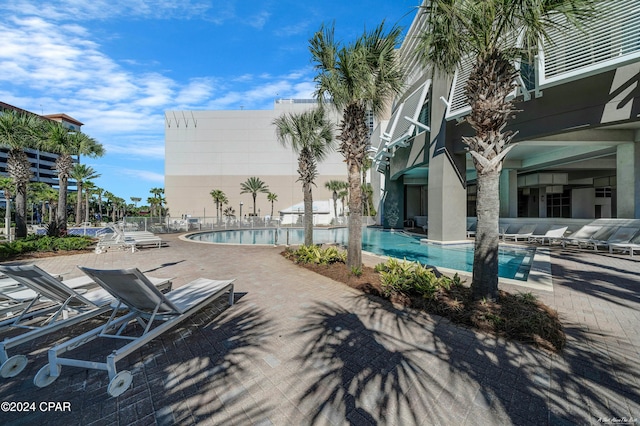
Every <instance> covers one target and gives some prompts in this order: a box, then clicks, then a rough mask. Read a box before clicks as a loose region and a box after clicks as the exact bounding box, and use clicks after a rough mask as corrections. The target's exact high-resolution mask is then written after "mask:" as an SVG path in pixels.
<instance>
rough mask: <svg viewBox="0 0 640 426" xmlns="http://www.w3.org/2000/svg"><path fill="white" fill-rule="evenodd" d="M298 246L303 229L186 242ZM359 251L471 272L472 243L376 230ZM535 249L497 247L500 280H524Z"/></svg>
mask: <svg viewBox="0 0 640 426" xmlns="http://www.w3.org/2000/svg"><path fill="white" fill-rule="evenodd" d="M287 235H288V243H289V244H293V245H295V244H302V243H303V242H304V230H302V229H291V228H287V229H285V228H279V229H246V230H236V231H213V232H203V233H198V234H192V235H190V236H189V239H191V240H194V241H202V242H209V243H224V244H250V245H251V244H287ZM348 236H349V232H348V230H347V229H346V228H334V229H315V230H314V231H313V241H314V243H316V244H320V243H324V244H330V243H333V244H339V245H343V246H346V244H347V241H348ZM362 249H363V250H364V251H368V252H370V253H374V254H378V255H382V256H390V257H395V258H398V259H404V258H406V259H407V260H412V261H417V262H420V263H423V264H427V265H432V266H437V267H441V268H448V269H453V270H457V271H464V272H471V271H472V270H473V244H472V243H461V244H450V245H440V244H429V243H424V242H420V238H419V237H414V236H411V235H408V234H405V233H403V232H393V231H387V230H382V229H378V228H363V230H362ZM534 254H535V248H529V247H523V248H519V247H513V246H511V247H507V246H505V247H503V246H501V247H500V252H499V263H500V264H499V269H498V274H499V275H500V277H502V278H509V279H515V280H519V281H526V280H527V278H528V275H529V270H530V268H531V262H532V260H533V256H534Z"/></svg>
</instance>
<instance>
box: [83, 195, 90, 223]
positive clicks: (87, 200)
mask: <svg viewBox="0 0 640 426" xmlns="http://www.w3.org/2000/svg"><path fill="white" fill-rule="evenodd" d="M84 202H85V208H84V221H85V222H89V194H85V196H84Z"/></svg>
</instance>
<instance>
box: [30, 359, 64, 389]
mask: <svg viewBox="0 0 640 426" xmlns="http://www.w3.org/2000/svg"><path fill="white" fill-rule="evenodd" d="M57 378H58V376H52V375H51V367H50V366H49V364H45V365H44V367H42V368H41V369H40V370H38V373H37V374H36V376H35V377H34V378H33V384H34V385H36V386H37V387H39V388H44V387H46V386H49V385H50V384H51V383H53V382H55V381H56V379H57Z"/></svg>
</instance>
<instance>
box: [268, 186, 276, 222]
mask: <svg viewBox="0 0 640 426" xmlns="http://www.w3.org/2000/svg"><path fill="white" fill-rule="evenodd" d="M267 200H269V202H270V203H271V219H273V203H274V202H276V201H278V195H277V194H274V193H273V192H270V193H268V194H267Z"/></svg>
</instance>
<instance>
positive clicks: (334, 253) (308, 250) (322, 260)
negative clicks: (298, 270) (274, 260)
mask: <svg viewBox="0 0 640 426" xmlns="http://www.w3.org/2000/svg"><path fill="white" fill-rule="evenodd" d="M290 253H291V254H290V255H291V256H292V257H293V258H294V259H295V261H296V263H315V264H319V265H330V264H332V263H338V262H339V263H345V262H346V260H347V253H346V252H345V251H343V250H339V249H338V248H337V247H334V246H330V247H327V248H324V249H323V248H322V247H318V246H315V245H314V246H300V247H298V249H297V250H293V251H291V252H290Z"/></svg>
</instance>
